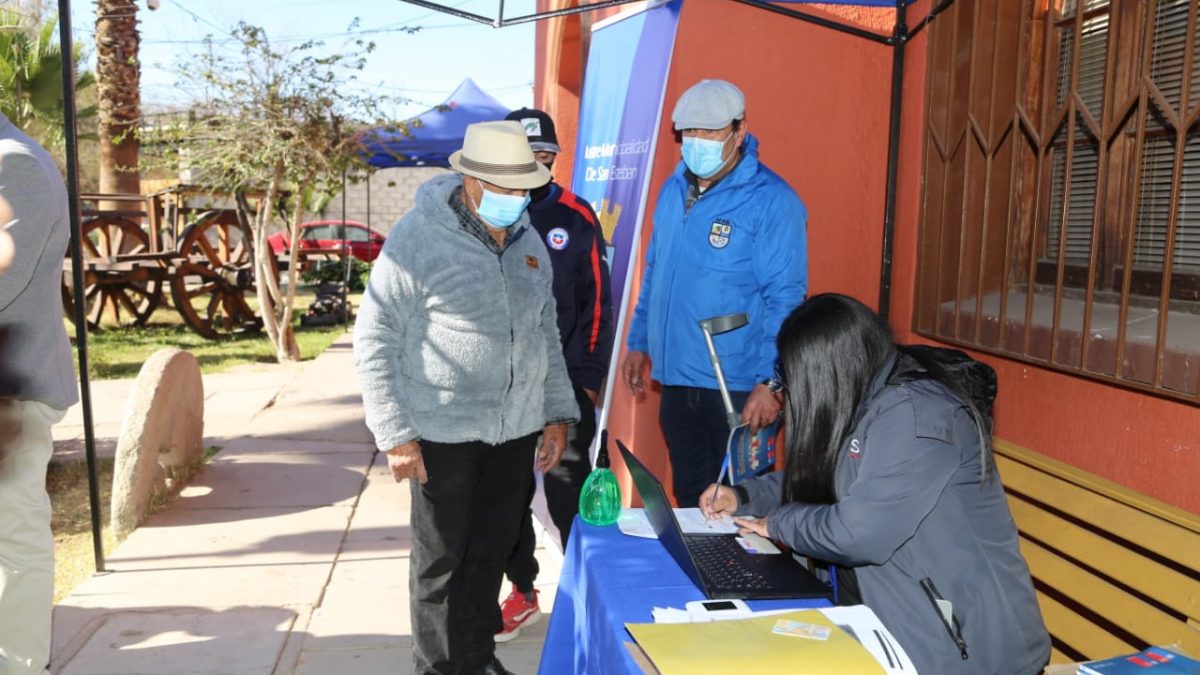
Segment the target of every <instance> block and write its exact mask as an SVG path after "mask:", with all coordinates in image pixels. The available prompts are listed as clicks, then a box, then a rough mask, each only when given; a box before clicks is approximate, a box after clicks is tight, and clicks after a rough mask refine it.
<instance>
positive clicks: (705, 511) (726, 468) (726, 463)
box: [700, 451, 729, 520]
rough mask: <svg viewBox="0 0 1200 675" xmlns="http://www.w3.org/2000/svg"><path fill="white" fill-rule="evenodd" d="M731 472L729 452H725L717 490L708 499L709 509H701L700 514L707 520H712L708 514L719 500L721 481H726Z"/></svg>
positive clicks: (718, 475) (718, 476)
mask: <svg viewBox="0 0 1200 675" xmlns="http://www.w3.org/2000/svg"><path fill="white" fill-rule="evenodd" d="M728 471H729V451H726V452H725V460H724V461H722V462H721V472H720V473H719V474H717V489H716V490H713V494H712V497H709V498H708V508H707V509H700V514H701V515H703V516H704V519H705V520H710V518H709V517H708V512H709V511H711V510H712V505H713V500H715V499H716V498H717V491H718V490H720V489H721V481H723V480H725V474H726V473H727V472H728Z"/></svg>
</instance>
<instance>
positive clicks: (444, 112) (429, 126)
mask: <svg viewBox="0 0 1200 675" xmlns="http://www.w3.org/2000/svg"><path fill="white" fill-rule="evenodd" d="M508 112H509V110H508V107H507V106H505V105H504V104H502V103H500V102H499V101H497V100H496V99H494V98H492V97H491V96H489V95H488V94H487V92H485V91H483V90H482V89H480V88H479V86H478V85H477V84H475V82H474V81H472V80H471V78H467V79H465V80H463V81H462V83H461V84H459V85H458V88H457V89H455V90H454V92H453V93H451V94H450V96H449V97H448V98H447V99H446V100H445V101H444V102H443V103H442V104H441V105H438V106H434V107H433V108H430V109H429V110H426V111H425V112H423V113H421V114H420V115H417V116H416V117H414V118H412V119H409V120H407V121H405V122H404V127H405V128H395V127H391V128H389V127H379V128H375V129H370V130H367V131H364V132H362V134H361V135H360V136H359V143H360V144H361V145H362V151H361V152H362V154H363V156H364V157H366V158H367V163H368V164H370V165H371V166H373V167H375V168H378V169H387V168H393V167H403V166H444V167H448V166H450V162H449V159H450V153H452V152H454V151H455V150H458V149H459V148H461V147H462V142H463V135H464V134H465V133H466V132H467V125H469V124H474V123H476V122H487V121H490V120H500V119H504V116H505V115H507V114H508Z"/></svg>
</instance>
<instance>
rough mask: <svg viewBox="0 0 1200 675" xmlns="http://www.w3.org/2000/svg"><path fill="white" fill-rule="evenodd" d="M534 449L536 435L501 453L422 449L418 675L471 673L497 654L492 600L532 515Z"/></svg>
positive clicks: (416, 502) (414, 595)
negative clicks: (425, 479)
mask: <svg viewBox="0 0 1200 675" xmlns="http://www.w3.org/2000/svg"><path fill="white" fill-rule="evenodd" d="M536 444H537V435H536V434H532V435H529V436H525V437H523V438H519V439H516V440H513V441H508V442H507V443H502V444H500V445H488V444H486V443H480V442H472V443H432V442H429V441H422V442H421V448H422V454H423V456H424V461H425V471H426V472H427V473H428V475H429V482H428V483H426V484H425V485H421V484H420V483H418V482H417V481H415V480H412V481H409V482H410V484H411V489H412V530H413V549H412V556H411V560H410V562H411V569H410V573H409V595H410V611H411V613H412V624H413V662H414V665H415V672H416V673H417V674H418V675H430V674H434V673H436V674H437V675H473V674H474V673H478V672H479V671H480V670H482V668H483V667H484V666H485V665H487V664H488V663H489V662H490V661H491V660H492V657H493V656H494V655H495V651H496V643H495V640H494V635H495V633H496V632H497V631H499V630H500V628H501V625H502V622H501V619H500V608H499V607H498V606H497V605H496V597H497V596H498V595H499V593H500V583H501V581H502V578H503V576H504V565H505V561H507V560H508V556H509V554H510V553H512V550H513V545H514V544H515V542H516V540H517V533H518V531H519V530H520V526H521V517H522V512H528V511H529V497H528V495H529V491H530V488H531V485H532V484H533V471H532V467H533V453H534V448H535V446H536Z"/></svg>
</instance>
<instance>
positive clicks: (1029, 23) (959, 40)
mask: <svg viewBox="0 0 1200 675" xmlns="http://www.w3.org/2000/svg"><path fill="white" fill-rule="evenodd" d="M1198 5H1200V3H1197V2H1196V1H1195V0H972V1H971V2H958V3H955V4H954V5H953V6H952V7H951V8H950V9H949V10H947V11H946V12H944V13H943V14H942V15H940V16H939V18H938V20H937V21H936V22H934V24H933V25H932V26H931V27H930V34H929V50H928V52H929V57H928V58H929V62H928V93H927V96H928V99H927V108H926V114H927V121H926V143H925V162H924V195H923V205H922V219H921V232H920V240H919V252H918V255H919V270H918V279H917V303H916V314H915V317H914V324H915V329H916V330H917V332H918V333H920V334H922V335H925V336H928V337H931V338H935V339H938V340H942V341H948V342H953V343H958V344H961V345H964V346H967V347H970V348H974V349H980V350H984V351H991V352H994V353H997V354H1002V355H1005V356H1009V357H1013V358H1018V359H1022V360H1027V361H1031V362H1034V363H1037V364H1039V365H1042V366H1045V367H1050V368H1055V369H1059V370H1064V371H1068V372H1073V373H1077V374H1082V375H1086V376H1089V377H1095V378H1100V379H1105V380H1109V381H1115V382H1119V383H1121V384H1123V385H1126V386H1130V387H1135V388H1139V389H1146V390H1150V391H1153V392H1155V393H1158V394H1161V395H1165V396H1170V397H1173V398H1179V399H1183V400H1187V401H1191V402H1198V401H1200V32H1198V31H1197V20H1198V18H1197V13H1198V11H1200V9H1198Z"/></svg>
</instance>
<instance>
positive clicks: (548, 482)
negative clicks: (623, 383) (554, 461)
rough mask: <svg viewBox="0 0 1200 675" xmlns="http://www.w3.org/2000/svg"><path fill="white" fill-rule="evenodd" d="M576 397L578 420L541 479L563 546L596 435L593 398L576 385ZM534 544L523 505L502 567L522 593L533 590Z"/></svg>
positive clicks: (530, 519)
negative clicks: (518, 529)
mask: <svg viewBox="0 0 1200 675" xmlns="http://www.w3.org/2000/svg"><path fill="white" fill-rule="evenodd" d="M575 401H576V402H577V403H578V404H579V413H580V419H579V424H576V425H575V426H573V427H571V429H570V430H569V431H568V432H567V449H566V450H565V451H564V452H563V456H562V460H561V461H560V462H559V463H558V466H556V467H554V468H553V469H551V470H550V472H549V473H547V474H546V475H545V476H544V477H543V480H542V485H543V487H544V488H545V490H546V506H547V508H548V509H549V511H550V520H552V521H554V526H555V527H557V528H558V532H559V535H560V536H561V537H562V543H563V547H564V549H565V548H566V545H567V537H568V536H570V534H571V523H572V522H574V520H575V514H577V513H579V493H580V491H581V490H582V489H583V482H584V481H585V480H587V477H588V474H590V473H591V472H592V461H591V458H590V457H589V456H588V450H589V449H590V448H591V446H592V440H593V439H594V438H595V437H596V407H595V406H594V405H593V404H592V400H591V399H589V398H588V397H587V394H585V393H583V390H582V389H580V388H579V387H576V388H575ZM533 493H534V491H533V490H532V489H531V490H530V491H529V501H530V502H531V503H532V501H533ZM536 547H537V538H536V535H534V533H533V513H532V512H531V511H530V510H529V509H528V508H526V509H525V518H524V519H523V520H522V521H521V534H520V536H519V538H518V539H517V545H516V548H514V549H513V554H512V556H511V557H509V559H508V568H507V569H506V570H505V571H506V572H507V574H508V579H509V581H512V582H513V583H514V584H516V585H517V589H519V590H520V591H521V592H522V593H531V592H533V582H534V580H535V579H537V575H538V564H537V559H536V558H534V556H533V550H534V549H535V548H536Z"/></svg>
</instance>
